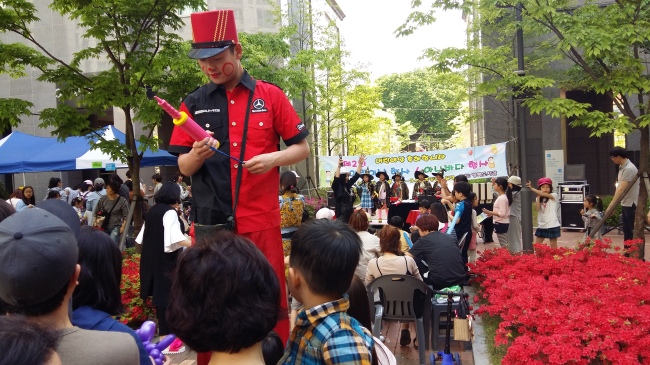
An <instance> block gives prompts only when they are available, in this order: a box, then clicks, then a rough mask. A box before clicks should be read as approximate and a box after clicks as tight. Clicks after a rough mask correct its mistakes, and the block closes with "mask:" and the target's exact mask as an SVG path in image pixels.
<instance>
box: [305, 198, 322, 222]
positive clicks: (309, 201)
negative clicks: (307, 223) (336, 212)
mask: <svg viewBox="0 0 650 365" xmlns="http://www.w3.org/2000/svg"><path fill="white" fill-rule="evenodd" d="M324 207H327V199H325V198H318V197H313V198H312V197H305V210H307V213H309V217H310V218H314V217H315V216H316V212H318V211H319V210H320V209H321V208H324Z"/></svg>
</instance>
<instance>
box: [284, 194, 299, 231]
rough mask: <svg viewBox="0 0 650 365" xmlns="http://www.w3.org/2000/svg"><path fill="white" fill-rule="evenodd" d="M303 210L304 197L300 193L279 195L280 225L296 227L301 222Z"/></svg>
mask: <svg viewBox="0 0 650 365" xmlns="http://www.w3.org/2000/svg"><path fill="white" fill-rule="evenodd" d="M304 212H305V198H304V197H303V196H302V195H296V196H295V197H291V198H288V197H283V196H281V197H280V217H281V223H280V227H282V228H286V227H298V226H300V224H301V223H302V218H303V213H304Z"/></svg>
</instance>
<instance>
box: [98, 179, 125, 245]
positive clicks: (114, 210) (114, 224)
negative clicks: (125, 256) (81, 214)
mask: <svg viewBox="0 0 650 365" xmlns="http://www.w3.org/2000/svg"><path fill="white" fill-rule="evenodd" d="M119 190H120V184H118V183H117V182H116V181H109V182H108V184H107V185H106V195H104V196H102V197H101V198H100V199H99V203H97V206H96V207H95V208H96V209H95V212H94V219H95V226H96V227H101V228H103V229H104V232H106V233H108V234H109V235H110V236H111V238H112V239H113V241H115V243H119V242H120V235H121V234H123V233H124V230H125V228H126V216H127V215H128V214H129V203H128V202H127V201H126V199H124V198H122V197H121V196H119V195H118V194H117V193H118V191H119ZM98 218H103V219H100V220H98Z"/></svg>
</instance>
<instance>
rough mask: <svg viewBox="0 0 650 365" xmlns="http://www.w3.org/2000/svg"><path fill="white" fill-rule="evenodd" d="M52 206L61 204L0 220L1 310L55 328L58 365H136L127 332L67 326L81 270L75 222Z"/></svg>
mask: <svg viewBox="0 0 650 365" xmlns="http://www.w3.org/2000/svg"><path fill="white" fill-rule="evenodd" d="M44 203H45V202H44ZM56 203H61V204H62V205H61V204H59V205H55V204H53V206H52V207H48V208H49V209H52V212H50V211H46V210H43V209H40V208H33V209H26V210H24V211H21V212H18V213H16V214H14V215H12V216H10V217H8V218H7V219H5V220H4V221H2V222H0V307H2V308H3V311H5V312H7V313H9V314H19V315H24V316H26V317H28V318H30V319H33V320H34V321H35V322H38V323H40V324H42V325H44V326H47V327H50V328H52V329H53V330H55V331H56V335H57V337H58V341H59V343H58V345H57V347H56V351H57V353H58V354H59V357H60V358H61V363H63V364H66V365H68V364H71V365H76V364H100V365H102V364H106V365H109V364H128V365H131V364H132V365H136V364H139V363H140V362H139V359H138V348H137V346H136V343H135V340H134V339H133V338H132V337H131V336H129V335H128V334H126V333H117V332H101V331H87V330H83V329H81V328H79V327H75V326H73V325H72V323H71V322H70V317H69V313H68V306H69V303H70V300H71V298H72V293H73V291H74V289H75V287H76V286H77V284H78V282H77V280H78V279H79V272H80V266H79V265H78V264H77V257H78V248H77V238H76V236H75V233H73V231H72V230H71V229H70V227H71V225H72V226H73V227H74V226H76V227H77V232H78V230H79V220H78V219H77V214H76V213H75V212H74V209H72V207H71V206H70V205H69V204H66V203H65V202H62V201H57V202H56ZM48 204H52V203H48ZM39 206H40V204H39ZM57 216H60V217H62V218H63V219H64V220H65V221H64V220H62V219H59V218H58V217H57ZM68 220H69V221H70V222H69V223H67V221H68Z"/></svg>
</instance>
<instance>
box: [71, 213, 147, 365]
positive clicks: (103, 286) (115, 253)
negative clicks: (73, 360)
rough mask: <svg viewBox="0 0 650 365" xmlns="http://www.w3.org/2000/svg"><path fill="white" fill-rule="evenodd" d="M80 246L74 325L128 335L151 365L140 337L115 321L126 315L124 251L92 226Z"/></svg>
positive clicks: (143, 360)
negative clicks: (124, 300) (123, 276)
mask: <svg viewBox="0 0 650 365" xmlns="http://www.w3.org/2000/svg"><path fill="white" fill-rule="evenodd" d="M77 245H78V246H79V259H78V263H79V265H80V266H81V272H80V273H79V285H77V287H76V288H75V289H74V292H73V294H72V309H73V312H72V324H73V325H75V326H77V327H80V328H83V329H87V330H96V331H113V332H124V333H128V334H129V335H131V337H133V338H134V339H135V343H136V344H137V345H138V351H139V354H140V365H150V364H151V359H149V355H148V354H147V352H146V351H145V349H144V346H143V345H142V340H141V339H140V337H139V336H138V335H136V334H135V332H133V330H132V329H130V328H129V327H127V326H126V325H124V324H122V323H120V322H119V321H117V320H115V319H114V318H113V316H117V315H120V314H122V313H124V306H123V305H122V294H121V293H120V281H121V280H122V254H121V253H120V249H119V248H117V246H116V245H115V243H114V242H113V241H112V240H111V238H110V237H109V236H108V235H107V234H106V233H104V232H102V231H99V230H97V229H93V228H92V227H88V226H84V227H81V232H80V233H79V238H78V239H77Z"/></svg>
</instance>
